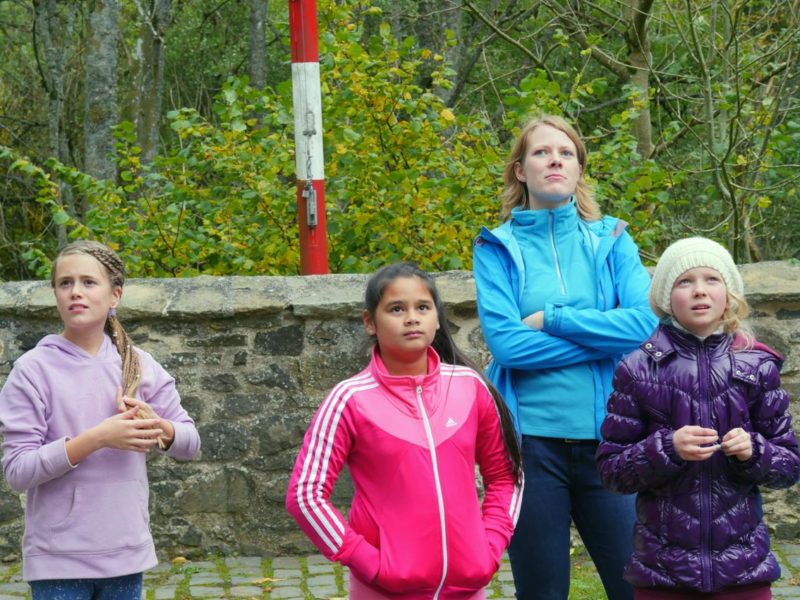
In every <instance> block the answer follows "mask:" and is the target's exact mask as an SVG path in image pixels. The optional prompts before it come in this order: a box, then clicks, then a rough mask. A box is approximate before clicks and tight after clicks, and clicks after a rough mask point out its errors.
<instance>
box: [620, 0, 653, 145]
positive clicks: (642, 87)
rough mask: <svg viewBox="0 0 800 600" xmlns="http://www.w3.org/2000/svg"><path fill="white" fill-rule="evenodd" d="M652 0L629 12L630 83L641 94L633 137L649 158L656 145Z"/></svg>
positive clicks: (634, 4) (641, 0)
mask: <svg viewBox="0 0 800 600" xmlns="http://www.w3.org/2000/svg"><path fill="white" fill-rule="evenodd" d="M652 4H653V0H630V4H629V5H628V7H627V10H628V15H626V16H627V17H628V35H627V38H628V64H629V65H630V69H631V79H630V82H631V83H632V84H633V86H634V87H635V88H636V89H637V90H639V101H638V102H637V108H638V110H639V116H638V117H637V119H636V121H635V122H634V124H633V134H634V135H635V136H636V145H637V149H638V150H639V155H640V156H641V157H642V158H643V159H647V158H650V156H651V155H652V154H653V150H654V148H655V146H654V145H653V125H652V123H651V121H650V69H651V68H652V67H651V65H650V63H651V55H650V40H649V39H648V37H647V18H648V17H649V15H650V8H651V7H652Z"/></svg>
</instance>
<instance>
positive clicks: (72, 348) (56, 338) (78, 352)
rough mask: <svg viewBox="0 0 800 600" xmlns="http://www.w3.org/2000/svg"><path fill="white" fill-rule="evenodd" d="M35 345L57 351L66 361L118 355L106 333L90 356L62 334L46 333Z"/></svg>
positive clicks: (105, 358)
mask: <svg viewBox="0 0 800 600" xmlns="http://www.w3.org/2000/svg"><path fill="white" fill-rule="evenodd" d="M36 347H37V348H42V349H48V350H53V351H56V352H59V353H61V354H62V355H63V356H62V360H65V361H67V362H78V363H80V362H83V361H86V360H90V359H98V358H99V359H101V360H108V359H111V360H113V359H117V358H118V357H119V354H118V353H117V349H116V348H114V344H112V343H111V338H109V337H108V336H107V335H104V336H103V343H102V344H101V345H100V349H99V350H98V351H97V355H96V356H92V355H91V354H89V353H88V352H86V350H84V349H83V348H81V347H80V346H78V345H77V344H75V343H74V342H71V341H69V340H68V339H67V338H65V337H64V336H63V335H59V334H50V335H46V336H45V337H43V338H42V339H41V340H39V343H38V344H36Z"/></svg>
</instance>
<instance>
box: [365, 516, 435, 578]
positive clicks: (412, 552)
mask: <svg viewBox="0 0 800 600" xmlns="http://www.w3.org/2000/svg"><path fill="white" fill-rule="evenodd" d="M413 530H414V527H413V526H411V525H409V526H408V527H407V528H405V529H404V531H407V532H408V535H403V534H402V533H401V532H400V531H395V532H393V534H387V533H386V530H385V529H384V528H383V527H380V528H379V535H380V546H379V549H380V555H381V560H380V568H379V570H378V577H377V579H376V581H375V583H377V584H378V585H379V586H380V587H382V588H383V589H385V590H387V591H390V592H406V593H408V592H423V591H426V590H430V591H433V590H434V589H436V587H438V585H439V582H440V581H441V578H442V561H441V547H442V546H441V541H438V542H437V543H435V544H430V543H428V541H425V540H421V539H420V538H415V536H414V532H413Z"/></svg>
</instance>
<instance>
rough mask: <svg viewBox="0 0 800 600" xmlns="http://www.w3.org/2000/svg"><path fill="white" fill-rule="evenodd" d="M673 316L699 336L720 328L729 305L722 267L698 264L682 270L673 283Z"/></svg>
mask: <svg viewBox="0 0 800 600" xmlns="http://www.w3.org/2000/svg"><path fill="white" fill-rule="evenodd" d="M670 305H671V308H672V316H673V317H674V318H675V319H676V320H677V321H678V323H680V324H681V325H682V326H683V327H685V328H686V329H688V330H689V331H691V332H692V333H693V334H695V335H696V336H699V337H706V336H708V335H711V334H712V333H714V332H715V331H716V330H717V329H719V326H720V323H721V321H722V314H723V313H724V312H725V308H726V307H727V306H728V288H727V286H726V285H725V280H723V279H722V275H720V273H719V271H716V270H714V269H711V268H709V267H695V268H694V269H689V270H688V271H685V272H684V273H682V274H681V275H680V276H679V277H678V278H677V279H676V280H675V283H673V284H672V293H671V294H670Z"/></svg>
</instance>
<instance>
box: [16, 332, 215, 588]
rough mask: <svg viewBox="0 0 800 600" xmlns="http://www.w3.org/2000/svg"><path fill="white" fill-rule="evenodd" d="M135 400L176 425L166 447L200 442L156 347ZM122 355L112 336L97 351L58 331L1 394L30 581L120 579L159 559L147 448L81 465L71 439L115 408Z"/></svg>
mask: <svg viewBox="0 0 800 600" xmlns="http://www.w3.org/2000/svg"><path fill="white" fill-rule="evenodd" d="M136 351H137V352H138V354H139V359H140V361H141V365H142V379H141V384H140V385H139V390H138V392H137V397H138V398H139V399H141V400H143V401H145V402H147V403H149V404H150V405H151V406H152V407H153V409H154V410H155V412H156V413H157V414H158V415H159V416H161V417H162V418H163V419H167V420H169V421H170V422H171V423H172V425H173V426H174V428H175V439H174V441H173V443H172V445H171V446H170V448H169V450H168V451H167V454H168V455H170V456H173V457H175V458H178V459H190V458H192V457H193V456H194V455H195V454H196V453H197V451H198V450H199V449H200V436H199V435H198V433H197V430H196V429H195V426H194V421H192V419H191V418H190V417H189V415H188V414H187V413H186V411H185V410H184V409H183V408H182V407H181V403H180V397H179V396H178V392H177V391H176V389H175V380H174V379H173V378H172V377H171V376H170V375H169V374H168V373H167V372H166V371H165V370H164V369H163V368H162V367H161V365H159V364H158V363H157V362H156V361H155V360H154V359H153V357H152V356H150V355H149V354H148V353H146V352H144V351H142V350H140V349H138V348H136ZM121 378H122V369H121V359H120V356H119V353H118V352H117V350H116V348H115V347H114V345H113V344H112V343H111V340H110V339H109V338H108V337H105V339H104V340H103V344H102V346H101V347H100V350H99V351H98V352H97V355H96V356H90V355H89V354H87V353H86V352H85V351H84V350H82V349H81V348H80V347H78V346H76V345H75V344H73V343H72V342H70V341H68V340H66V339H65V338H64V337H62V336H60V335H48V336H46V337H44V338H43V339H42V340H41V341H40V342H39V343H38V344H37V345H36V347H35V348H34V349H32V350H31V351H29V352H27V353H26V354H24V355H23V356H21V357H20V358H19V359H18V360H17V361H16V362H15V363H14V368H13V370H12V371H11V373H10V375H9V376H8V379H7V381H6V383H5V385H4V386H3V389H2V391H0V431H2V434H3V473H4V475H5V479H6V481H7V482H8V484H9V485H10V486H11V487H12V488H13V489H14V490H16V491H18V492H23V491H24V492H27V493H26V500H25V534H24V536H23V543H22V545H23V565H22V574H23V578H24V579H25V580H26V581H34V580H38V579H83V578H99V577H117V576H120V575H128V574H131V573H138V572H141V571H144V570H145V569H149V568H151V567H153V566H155V565H156V564H157V562H158V561H157V559H156V553H155V547H154V545H153V538H152V536H151V535H150V516H149V512H148V497H149V488H148V483H147V467H146V459H147V454H145V453H140V452H132V451H126V450H116V449H112V448H103V449H101V450H98V451H97V452H94V453H93V454H91V455H89V456H88V457H87V458H86V459H85V460H83V461H82V462H80V463H79V464H77V465H74V466H73V465H71V464H70V462H69V460H68V459H67V451H66V446H65V443H66V441H67V439H69V438H72V437H75V436H77V435H78V434H79V433H81V432H83V431H85V430H87V429H89V428H91V427H94V426H95V425H97V424H98V423H100V422H101V421H102V420H104V419H107V418H108V417H111V416H113V415H115V414H117V412H118V411H117V407H116V390H117V386H119V385H120V381H121Z"/></svg>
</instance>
